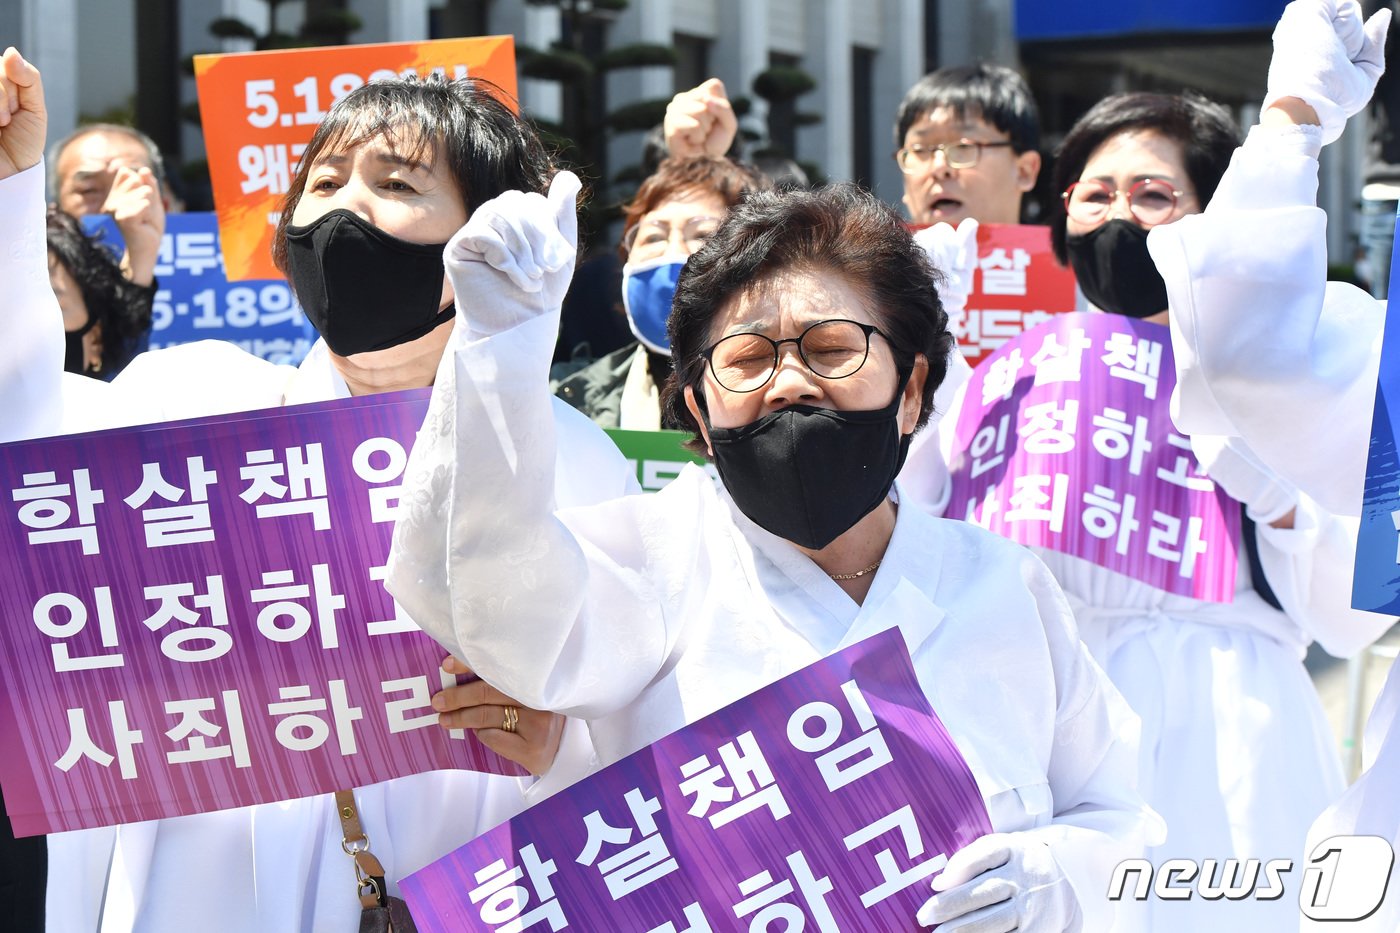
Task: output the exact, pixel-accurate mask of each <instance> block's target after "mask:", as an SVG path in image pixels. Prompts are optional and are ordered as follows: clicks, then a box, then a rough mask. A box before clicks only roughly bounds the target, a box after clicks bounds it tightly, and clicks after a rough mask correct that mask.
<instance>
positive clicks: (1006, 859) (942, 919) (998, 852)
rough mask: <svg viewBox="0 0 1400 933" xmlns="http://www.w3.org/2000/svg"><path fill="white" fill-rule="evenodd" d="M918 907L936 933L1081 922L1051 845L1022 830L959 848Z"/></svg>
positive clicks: (1055, 929)
mask: <svg viewBox="0 0 1400 933" xmlns="http://www.w3.org/2000/svg"><path fill="white" fill-rule="evenodd" d="M933 890H934V895H933V897H931V898H930V899H929V900H928V901H927V902H926V903H925V904H924V906H923V907H921V908H919V913H918V917H917V919H918V921H919V923H920V924H922V925H923V926H932V925H934V924H941V925H940V926H939V927H938V933H1006V931H1010V930H1019V931H1023V933H1063V931H1065V930H1077V929H1078V926H1079V920H1078V918H1079V901H1078V900H1076V899H1075V896H1074V888H1073V887H1071V886H1070V883H1069V879H1067V878H1066V877H1065V875H1064V872H1062V871H1061V870H1060V866H1059V864H1058V863H1056V861H1055V857H1054V856H1053V855H1051V854H1050V847H1049V846H1048V845H1046V844H1045V843H1044V842H1041V841H1040V840H1039V839H1036V838H1034V837H1032V836H1027V835H1025V834H1024V833H992V834H991V835H987V836H983V837H982V838H980V839H977V840H975V841H973V842H972V843H971V844H969V845H967V846H965V847H964V848H962V849H960V850H959V851H958V852H956V853H955V854H954V855H953V857H952V858H950V859H949V860H948V865H947V867H945V868H944V869H943V871H941V872H939V873H938V874H937V875H936V876H934V879H933Z"/></svg>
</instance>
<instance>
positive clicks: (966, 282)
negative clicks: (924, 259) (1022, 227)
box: [914, 217, 977, 318]
mask: <svg viewBox="0 0 1400 933" xmlns="http://www.w3.org/2000/svg"><path fill="white" fill-rule="evenodd" d="M914 242H915V243H918V244H919V245H920V246H922V247H923V248H924V252H925V253H927V254H928V258H929V262H931V263H933V267H934V268H935V269H937V270H938V271H939V272H941V273H943V282H942V283H941V284H940V285H939V286H938V300H939V301H941V302H942V303H943V310H944V311H946V312H948V317H949V318H954V317H958V316H960V315H961V314H962V312H963V311H964V310H965V309H966V308H967V296H968V295H969V294H971V292H972V276H973V273H975V272H976V271H977V221H976V220H974V219H973V218H971V217H968V218H966V219H964V220H963V222H962V223H960V224H958V226H957V229H954V228H953V225H952V224H946V223H938V224H934V225H933V226H931V227H925V228H924V229H922V230H920V231H919V232H918V233H916V234H914Z"/></svg>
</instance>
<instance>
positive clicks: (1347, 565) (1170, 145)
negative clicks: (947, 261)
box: [903, 0, 1385, 933]
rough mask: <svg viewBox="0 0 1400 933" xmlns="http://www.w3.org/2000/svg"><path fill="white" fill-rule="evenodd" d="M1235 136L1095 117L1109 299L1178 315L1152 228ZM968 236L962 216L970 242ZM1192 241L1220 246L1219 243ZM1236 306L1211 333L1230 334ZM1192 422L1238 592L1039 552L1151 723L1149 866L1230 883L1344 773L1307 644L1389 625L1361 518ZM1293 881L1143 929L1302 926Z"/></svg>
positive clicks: (1298, 846) (1067, 162) (1181, 114)
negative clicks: (1240, 537)
mask: <svg viewBox="0 0 1400 933" xmlns="http://www.w3.org/2000/svg"><path fill="white" fill-rule="evenodd" d="M1317 2H1319V3H1322V4H1323V5H1326V4H1327V3H1330V2H1335V0H1317ZM1287 21H1288V20H1287V17H1286V18H1285V22H1287ZM1330 24H1331V21H1330V20H1328V19H1327V18H1326V17H1323V18H1321V19H1319V20H1318V21H1316V22H1314V23H1312V25H1311V27H1309V28H1311V29H1312V30H1313V31H1314V33H1315V34H1317V33H1320V32H1321V30H1322V29H1323V27H1326V28H1327V29H1329V30H1330V29H1331V28H1332V27H1331V25H1330ZM1357 26H1358V29H1359V20H1358V23H1357ZM1235 145H1236V137H1235V131H1234V127H1233V124H1232V122H1231V120H1230V118H1229V115H1228V114H1227V113H1225V112H1224V111H1223V110H1222V109H1221V108H1218V107H1215V106H1214V105H1211V104H1208V103H1207V102H1205V101H1203V100H1201V99H1199V98H1191V97H1185V98H1183V97H1168V96H1165V95H1155V94H1126V95H1119V96H1116V97H1112V98H1109V99H1106V100H1104V101H1102V102H1100V103H1099V104H1098V105H1096V106H1095V107H1094V108H1093V109H1092V110H1091V111H1090V112H1089V113H1087V114H1086V115H1085V116H1084V117H1083V118H1081V120H1080V121H1079V122H1078V123H1077V124H1076V126H1075V128H1074V129H1072V130H1071V131H1070V133H1069V135H1068V136H1067V137H1066V139H1065V142H1064V144H1063V147H1062V151H1061V153H1060V155H1059V159H1058V161H1057V163H1056V187H1057V188H1059V189H1061V190H1063V191H1064V192H1065V195H1064V198H1063V199H1062V200H1063V204H1064V206H1065V209H1063V210H1061V211H1060V212H1059V213H1058V214H1057V216H1056V218H1055V219H1054V225H1053V227H1052V235H1053V237H1054V240H1055V243H1056V247H1057V250H1058V252H1059V254H1060V256H1061V258H1062V259H1065V258H1068V259H1069V260H1071V264H1072V265H1074V267H1075V271H1076V274H1077V277H1078V279H1079V282H1080V286H1081V288H1082V289H1083V290H1084V292H1085V294H1086V296H1087V297H1088V298H1089V300H1090V302H1091V303H1092V304H1094V305H1096V306H1097V307H1099V308H1100V309H1101V310H1103V311H1107V312H1113V313H1120V314H1127V315H1130V316H1133V317H1138V318H1144V319H1146V320H1149V321H1157V322H1161V323H1170V324H1171V326H1172V327H1173V328H1174V329H1175V328H1178V327H1179V326H1180V325H1179V323H1178V318H1179V317H1180V316H1182V315H1183V311H1182V310H1181V309H1180V308H1179V307H1178V305H1177V299H1178V298H1179V297H1180V295H1181V293H1180V292H1171V293H1169V292H1168V290H1167V288H1166V286H1165V285H1164V284H1163V283H1162V281H1161V279H1160V277H1159V276H1158V275H1157V273H1156V272H1155V270H1154V268H1153V266H1152V263H1151V259H1150V258H1149V255H1148V252H1147V248H1146V239H1147V231H1148V230H1149V229H1150V230H1152V231H1153V234H1152V235H1153V236H1154V237H1159V238H1170V237H1173V236H1175V237H1176V238H1177V240H1178V241H1179V242H1191V240H1190V228H1189V227H1187V226H1185V225H1184V222H1185V221H1186V220H1190V215H1193V214H1197V213H1199V212H1200V211H1201V210H1202V208H1204V207H1205V206H1206V205H1207V203H1210V204H1212V205H1213V204H1214V203H1215V202H1214V201H1213V200H1212V195H1213V194H1214V196H1215V197H1216V198H1219V197H1220V194H1221V193H1223V192H1224V191H1225V189H1223V188H1222V191H1221V192H1216V185H1217V184H1218V183H1219V182H1220V178H1221V175H1222V174H1223V172H1224V170H1225V168H1226V165H1227V164H1228V160H1229V157H1230V154H1231V153H1232V152H1233V151H1234V148H1235ZM1282 223H1283V221H1282V220H1270V221H1261V228H1260V230H1258V231H1255V232H1254V233H1252V234H1251V236H1253V239H1251V240H1249V241H1248V242H1249V246H1250V247H1251V248H1253V249H1256V250H1257V249H1258V248H1260V247H1261V246H1265V245H1266V244H1267V243H1268V239H1267V236H1266V235H1265V233H1264V227H1266V226H1267V227H1270V228H1272V227H1273V226H1274V225H1275V224H1277V225H1279V226H1281V225H1282ZM1178 225H1182V226H1178ZM1114 228H1116V229H1114ZM1230 235H1231V236H1237V234H1234V233H1231V234H1230ZM967 236H968V232H967V231H964V230H962V229H959V231H958V238H966V237H967ZM939 242H941V243H943V244H945V246H947V245H956V238H954V237H953V236H952V235H950V233H949V232H948V231H944V233H943V234H942V235H941V237H940V238H939ZM1191 249H1192V251H1193V252H1195V251H1197V250H1199V251H1200V252H1201V254H1202V255H1214V256H1217V257H1218V256H1220V255H1222V252H1220V251H1219V244H1218V243H1214V242H1211V243H1210V244H1209V245H1203V244H1200V243H1196V244H1195V245H1194V246H1192V247H1191ZM945 251H949V252H951V251H950V250H945ZM1251 288H1253V286H1251ZM1272 294H1273V293H1272V292H1271V291H1265V290H1262V289H1258V290H1255V291H1254V293H1252V294H1241V293H1240V292H1237V293H1236V294H1235V295H1234V296H1233V300H1235V301H1240V302H1243V303H1245V304H1249V303H1253V306H1252V311H1251V312H1250V313H1253V314H1255V315H1265V314H1273V313H1275V312H1276V310H1278V307H1279V303H1278V302H1277V301H1274V300H1272V298H1271V297H1270V296H1271V295H1272ZM1169 295H1170V299H1171V300H1170V301H1169V300H1168V299H1169ZM1168 308H1170V310H1167V309H1168ZM1188 313H1189V312H1188ZM1225 317H1226V315H1225V314H1223V313H1222V314H1221V315H1220V318H1221V319H1222V320H1221V321H1218V322H1217V323H1216V324H1215V325H1214V326H1215V327H1216V332H1215V334H1212V336H1216V335H1218V334H1219V333H1220V331H1221V330H1223V329H1225V328H1227V327H1228V325H1227V324H1225V323H1224V321H1223V319H1224V318H1225ZM1178 346H1180V344H1178ZM1234 346H1235V347H1237V348H1238V347H1240V346H1241V344H1240V343H1238V342H1237V343H1235V344H1234ZM1187 361H1189V357H1188V358H1187ZM1183 362H1186V361H1183V360H1181V359H1179V360H1178V363H1179V364H1181V363H1183ZM1189 382H1190V377H1189V376H1187V377H1185V379H1184V385H1183V393H1186V392H1187V391H1188V390H1187V385H1189ZM957 407H958V406H957V404H955V405H954V406H953V408H954V413H953V414H950V415H949V416H948V417H949V418H954V419H955V418H956V414H955V412H956V410H957ZM1275 414H1281V412H1277V411H1276V412H1275ZM1283 417H1288V416H1287V415H1283ZM1181 427H1183V428H1184V429H1186V430H1188V431H1190V433H1191V441H1192V446H1193V447H1194V449H1195V451H1196V454H1197V456H1198V457H1199V459H1200V460H1201V462H1202V465H1203V467H1204V468H1205V470H1206V472H1207V473H1208V475H1209V476H1210V477H1211V479H1212V480H1214V481H1215V482H1216V484H1217V485H1219V486H1220V487H1222V488H1223V489H1224V490H1225V491H1226V492H1228V493H1229V494H1230V495H1231V496H1232V497H1234V498H1235V499H1237V500H1239V501H1240V502H1241V503H1242V504H1243V506H1244V507H1245V515H1246V517H1247V518H1248V519H1249V520H1250V521H1247V522H1246V524H1245V529H1244V536H1245V540H1244V541H1242V542H1241V546H1240V548H1239V552H1240V554H1241V555H1248V556H1249V559H1248V560H1245V559H1244V557H1243V556H1242V558H1241V560H1240V562H1239V570H1238V576H1237V583H1236V591H1235V594H1234V600H1233V601H1232V602H1230V603H1210V602H1202V601H1198V600H1194V599H1190V598H1187V597H1182V596H1174V595H1172V594H1169V593H1167V592H1165V591H1163V590H1159V589H1156V588H1154V587H1152V586H1149V585H1147V584H1145V583H1141V582H1138V581H1136V580H1133V579H1131V578H1129V577H1127V576H1124V575H1121V574H1118V573H1115V572H1113V571H1109V570H1106V569H1104V568H1101V567H1099V566H1097V565H1094V564H1092V563H1090V562H1088V561H1085V560H1081V559H1079V558H1076V557H1071V556H1068V555H1065V554H1059V553H1054V552H1048V551H1038V553H1039V554H1040V556H1041V557H1042V559H1044V560H1045V562H1046V564H1047V565H1048V566H1049V567H1050V569H1051V571H1052V572H1053V573H1054V574H1055V577H1056V579H1057V580H1058V581H1059V582H1060V584H1061V586H1063V587H1064V589H1065V592H1066V595H1067V596H1068V597H1069V601H1070V604H1071V605H1072V606H1073V607H1074V611H1075V616H1076V618H1077V619H1078V620H1079V625H1080V631H1081V633H1082V635H1083V637H1084V640H1085V642H1086V643H1087V644H1088V645H1089V646H1090V648H1091V650H1092V651H1093V653H1094V655H1095V657H1096V658H1097V659H1098V660H1099V661H1100V663H1102V664H1103V666H1104V669H1105V670H1106V671H1107V673H1108V675H1109V676H1110V677H1111V678H1112V680H1113V682H1114V683H1115V684H1117V686H1118V687H1119V689H1120V690H1121V691H1122V692H1123V695H1124V696H1125V697H1126V698H1127V700H1128V702H1129V703H1130V704H1131V705H1132V707H1133V709H1134V710H1135V711H1136V712H1137V713H1138V714H1139V715H1140V716H1141V717H1142V719H1143V740H1142V747H1141V761H1140V773H1141V775H1142V778H1141V780H1142V788H1143V792H1144V795H1145V796H1146V798H1147V800H1148V803H1149V804H1150V805H1151V806H1152V807H1153V808H1154V809H1156V810H1157V811H1158V812H1159V813H1160V814H1161V815H1162V817H1163V818H1164V819H1165V820H1166V823H1167V839H1166V842H1165V844H1164V845H1162V846H1160V847H1157V848H1155V849H1154V850H1152V852H1151V853H1150V854H1149V857H1150V859H1151V861H1153V863H1154V864H1157V865H1160V864H1161V863H1162V862H1163V861H1165V860H1167V859H1170V858H1184V859H1190V860H1193V861H1195V862H1197V863H1198V864H1200V863H1203V862H1204V860H1207V859H1213V860H1215V861H1216V869H1215V873H1214V875H1215V876H1214V877H1213V878H1212V879H1208V882H1209V883H1210V884H1219V882H1220V880H1221V879H1220V874H1221V872H1222V870H1225V860H1227V859H1240V860H1243V859H1260V860H1263V861H1268V860H1270V859H1293V860H1294V861H1295V864H1297V863H1299V860H1300V858H1301V853H1302V851H1303V847H1304V841H1305V837H1306V834H1307V830H1308V825H1309V823H1310V822H1311V820H1312V818H1313V816H1314V815H1315V814H1316V813H1317V812H1318V811H1319V810H1320V809H1321V808H1322V807H1323V806H1325V805H1326V804H1327V802H1328V801H1330V800H1332V799H1334V798H1335V797H1336V795H1337V794H1338V793H1340V791H1341V789H1342V786H1343V781H1342V774H1341V767H1340V761H1339V756H1338V754H1337V745H1336V739H1335V737H1334V736H1333V734H1332V732H1331V729H1330V727H1329V725H1328V722H1327V720H1326V717H1325V715H1324V713H1323V710H1322V707H1321V703H1320V702H1319V700H1318V697H1317V694H1316V691H1315V690H1314V688H1313V685H1312V683H1311V680H1310V678H1309V675H1308V673H1307V671H1306V669H1305V668H1304V666H1303V664H1302V659H1303V656H1304V653H1305V650H1306V648H1307V646H1308V644H1309V643H1310V642H1311V641H1313V640H1317V641H1318V642H1319V643H1320V644H1321V645H1322V646H1323V647H1324V648H1326V649H1327V650H1328V651H1330V652H1332V653H1334V654H1337V655H1341V656H1345V655H1348V654H1350V653H1352V652H1355V651H1356V650H1358V649H1359V648H1360V647H1362V646H1363V645H1365V644H1367V643H1368V642H1369V641H1370V640H1371V639H1373V638H1375V637H1376V635H1377V634H1379V632H1380V631H1383V629H1384V627H1385V620H1383V619H1381V618H1379V617H1377V616H1374V615H1372V614H1368V613H1362V612H1356V611H1353V610H1351V609H1350V608H1349V606H1348V600H1347V599H1346V597H1345V594H1348V593H1349V592H1350V580H1351V562H1352V558H1353V555H1354V549H1355V536H1354V535H1355V524H1354V523H1353V522H1351V521H1350V520H1346V519H1342V518H1339V517H1337V516H1335V515H1333V514H1332V513H1331V512H1329V511H1327V509H1325V508H1324V507H1323V506H1322V505H1320V504H1319V503H1318V501H1317V500H1316V499H1315V498H1314V497H1313V496H1312V495H1310V494H1309V493H1308V492H1304V491H1300V490H1299V489H1297V488H1296V487H1295V486H1294V485H1293V484H1292V483H1290V482H1288V481H1287V479H1285V478H1284V477H1282V476H1280V475H1279V474H1278V473H1277V472H1275V471H1274V470H1271V469H1270V468H1268V467H1266V466H1264V465H1263V463H1261V461H1260V459H1259V458H1258V456H1257V455H1256V454H1255V453H1254V452H1253V451H1252V450H1251V449H1250V446H1249V444H1248V443H1246V442H1245V441H1244V439H1242V438H1241V437H1239V436H1213V435H1212V431H1211V428H1210V426H1204V429H1201V428H1202V427H1203V426H1201V425H1199V424H1198V425H1194V426H1193V425H1191V424H1183V425H1182V426H1181ZM1224 433H1227V434H1230V435H1238V432H1233V431H1231V432H1224ZM944 441H945V443H944V445H943V450H941V451H940V450H938V449H937V447H936V445H934V444H932V443H928V444H925V445H923V446H922V447H920V448H919V449H917V450H915V451H914V452H913V453H912V454H911V457H910V460H911V463H910V466H909V467H908V468H906V470H905V473H904V476H903V478H904V480H905V482H906V485H907V486H908V487H909V488H910V489H911V490H913V491H914V492H916V493H917V494H918V495H919V496H920V498H921V500H922V501H924V502H925V503H926V504H928V505H929V506H930V507H931V508H933V509H935V510H937V509H940V508H941V507H942V504H943V503H942V501H941V500H942V499H943V498H944V497H946V495H947V488H948V487H947V479H946V475H947V468H946V465H945V464H946V463H947V462H949V460H948V458H950V457H952V456H954V453H955V452H954V451H952V450H951V444H949V443H947V438H946V437H945V438H944ZM1315 453H1317V454H1318V455H1323V454H1322V451H1320V450H1319V451H1315ZM1125 480H1126V477H1125ZM1226 880H1228V879H1226ZM1285 880H1286V881H1287V882H1288V885H1287V893H1286V894H1285V895H1284V896H1283V897H1281V898H1278V899H1276V900H1272V901H1263V900H1257V899H1253V898H1245V899H1242V900H1230V899H1225V900H1222V899H1205V898H1203V897H1200V896H1199V895H1197V896H1194V897H1192V898H1190V899H1189V900H1171V901H1167V900H1162V899H1158V898H1155V897H1153V898H1150V899H1149V901H1148V903H1147V904H1146V905H1144V911H1145V912H1144V916H1142V917H1139V918H1137V919H1136V920H1135V924H1134V926H1133V927H1131V928H1132V929H1143V930H1152V931H1175V930H1183V929H1190V930H1193V931H1198V930H1222V931H1230V933H1248V931H1259V933H1265V931H1268V933H1273V931H1277V930H1283V929H1291V928H1293V927H1294V926H1296V924H1297V917H1298V906H1297V888H1298V885H1299V884H1300V883H1301V870H1299V871H1298V872H1295V873H1294V874H1293V875H1291V876H1286V879H1285ZM1260 884H1261V886H1263V882H1262V881H1261V882H1260Z"/></svg>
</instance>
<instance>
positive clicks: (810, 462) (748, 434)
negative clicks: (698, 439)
mask: <svg viewBox="0 0 1400 933" xmlns="http://www.w3.org/2000/svg"><path fill="white" fill-rule="evenodd" d="M908 381H909V374H908V373H907V372H905V373H901V376H900V380H899V391H898V392H896V393H895V397H894V401H892V402H890V404H889V405H887V406H886V407H884V408H879V409H876V410H875V411H834V410H832V409H829V408H816V407H813V406H811V405H793V406H791V407H789V408H784V409H782V410H781V411H775V412H773V413H772V414H769V415H764V416H763V417H762V418H759V419H758V420H757V421H755V422H753V423H751V424H746V425H744V426H743V427H739V428H709V431H710V444H711V446H712V447H713V449H714V457H715V468H716V469H717V470H719V476H720V479H721V480H723V481H724V488H725V489H727V490H729V495H730V496H732V497H733V499H734V504H735V505H737V506H739V511H741V512H743V513H744V514H745V515H747V516H748V517H749V519H750V520H751V521H753V523H754V524H756V525H758V526H759V527H760V528H763V529H765V530H766V531H771V532H772V533H773V534H775V535H777V536H778V537H780V538H786V539H787V540H788V541H791V542H792V543H793V544H796V545H799V546H800V547H805V548H810V549H812V550H820V549H821V548H824V547H826V546H827V545H828V544H830V543H831V542H832V541H835V540H836V539H837V538H838V537H840V536H841V535H842V534H844V533H845V532H846V531H848V530H850V528H851V527H852V526H854V525H855V523H856V522H858V521H860V520H861V519H862V518H864V517H865V516H866V515H868V514H869V513H870V512H872V511H873V510H874V509H875V507H876V506H878V505H879V504H880V503H881V502H883V501H885V497H886V496H888V495H889V492H890V487H891V486H893V485H894V478H895V476H897V475H898V474H899V468H900V467H901V466H903V465H904V457H905V454H907V453H908V452H909V439H910V438H911V437H913V435H912V434H908V435H904V436H903V437H901V436H900V434H899V408H900V405H901V404H902V403H903V401H904V387H905V385H906V384H907V383H908ZM702 411H703V408H702ZM709 420H710V419H709V414H708V413H705V425H706V427H709Z"/></svg>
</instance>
